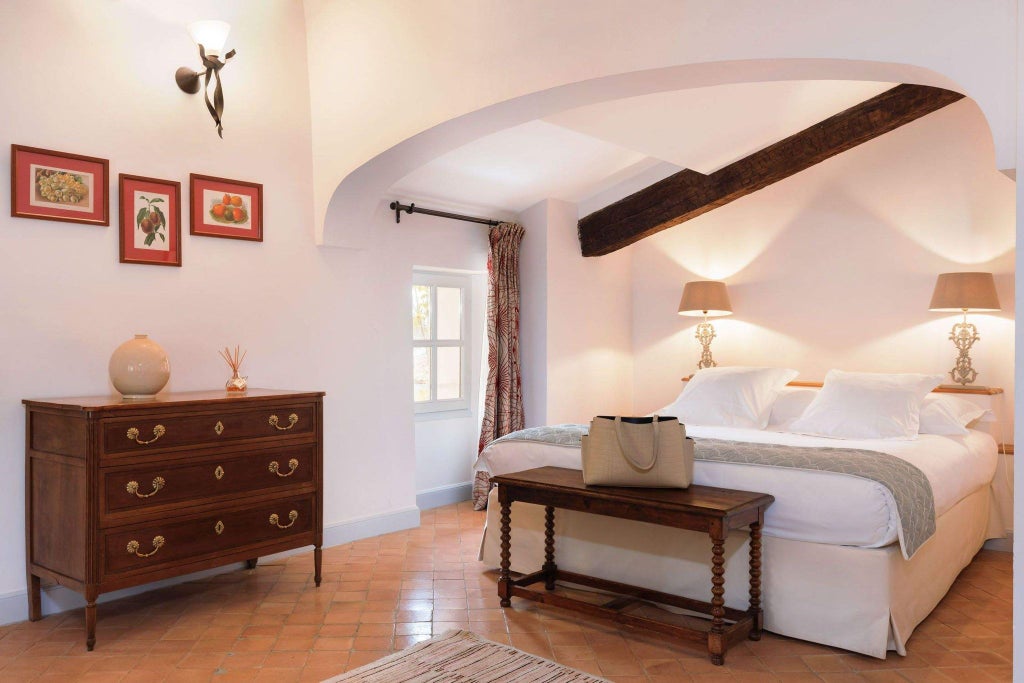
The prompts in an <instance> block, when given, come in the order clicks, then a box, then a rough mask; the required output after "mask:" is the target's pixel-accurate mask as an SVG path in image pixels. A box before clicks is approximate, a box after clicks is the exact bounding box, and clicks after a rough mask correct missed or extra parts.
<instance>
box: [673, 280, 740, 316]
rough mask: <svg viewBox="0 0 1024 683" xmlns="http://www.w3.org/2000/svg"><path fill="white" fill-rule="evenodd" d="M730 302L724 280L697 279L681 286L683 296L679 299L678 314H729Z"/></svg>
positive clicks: (730, 309)
mask: <svg viewBox="0 0 1024 683" xmlns="http://www.w3.org/2000/svg"><path fill="white" fill-rule="evenodd" d="M731 313H732V304H731V303H729V293H728V292H727V291H726V290H725V283H724V282H714V281H711V280H698V281H695V282H687V283H686V285H685V286H684V287H683V298H682V299H680V300H679V315H693V316H704V315H706V316H709V317H713V316H719V315H730V314H731Z"/></svg>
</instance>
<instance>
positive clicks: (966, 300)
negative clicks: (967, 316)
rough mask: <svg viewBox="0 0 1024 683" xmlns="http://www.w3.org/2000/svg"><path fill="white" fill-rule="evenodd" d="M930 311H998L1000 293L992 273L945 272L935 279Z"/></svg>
mask: <svg viewBox="0 0 1024 683" xmlns="http://www.w3.org/2000/svg"><path fill="white" fill-rule="evenodd" d="M928 310H929V311H937V312H947V311H948V312H958V311H965V310H966V311H998V310H1001V309H1000V307H999V295H998V294H997V293H996V281H995V278H993V277H992V273H943V274H942V275H939V278H938V280H936V281H935V292H934V293H933V294H932V302H931V304H929V306H928Z"/></svg>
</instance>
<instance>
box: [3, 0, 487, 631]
mask: <svg viewBox="0 0 1024 683" xmlns="http://www.w3.org/2000/svg"><path fill="white" fill-rule="evenodd" d="M211 16H216V17H218V18H223V19H225V20H227V21H229V22H230V23H231V24H232V31H231V35H230V37H229V39H228V46H229V47H234V48H236V49H237V51H238V55H237V57H235V58H234V59H233V60H231V62H230V63H229V64H228V66H226V67H225V69H224V71H223V73H222V75H223V80H224V90H225V99H226V102H227V106H226V108H225V115H224V125H225V129H224V139H223V140H221V139H219V138H218V137H217V134H216V131H215V129H214V126H213V123H212V121H211V119H210V116H209V114H208V113H207V111H206V108H205V106H204V105H203V102H202V100H201V99H200V98H199V97H198V96H189V95H186V94H184V93H182V92H181V91H179V90H178V89H177V87H176V86H175V85H174V80H173V74H174V71H175V69H177V68H178V67H179V66H182V65H192V66H194V67H197V66H198V54H197V49H196V47H195V45H194V44H193V43H192V40H191V38H190V37H189V35H188V33H187V31H186V29H185V26H186V24H187V23H188V22H190V21H193V20H196V19H200V18H209V17H211ZM0 26H3V27H5V28H6V29H8V30H5V31H4V40H2V41H0V91H2V92H3V93H4V97H3V98H0V121H3V125H2V126H0V149H7V148H8V145H10V144H12V143H16V144H23V145H30V146H36V147H42V148H46V149H55V150H62V151H67V152H74V153H80V154H86V155H91V156H98V157H102V158H106V159H109V160H110V171H111V178H110V185H109V187H108V190H109V191H110V192H112V200H111V216H112V224H111V225H110V226H109V227H95V226H88V225H80V224H73V223H59V222H52V221H41V220H30V219H23V218H11V217H9V215H8V214H9V211H8V210H7V208H6V207H5V208H4V209H3V211H0V234H2V235H3V247H4V248H3V249H0V292H2V293H3V296H0V321H3V322H2V323H0V350H2V352H3V357H4V358H5V359H7V362H5V363H3V364H2V367H0V434H2V435H3V436H2V438H0V462H2V463H3V468H4V471H5V473H6V475H5V476H4V477H3V478H2V480H0V515H2V517H3V518H4V519H6V520H8V522H9V525H10V528H12V529H21V528H22V523H23V519H24V479H23V473H24V424H25V422H24V412H23V409H22V406H21V404H20V401H21V399H22V398H25V397H56V396H76V395H79V396H80V395H94V394H104V393H107V392H108V391H112V387H111V386H110V385H109V382H108V378H107V362H108V359H109V357H110V354H111V352H112V351H113V350H114V348H115V347H116V346H117V345H118V344H120V343H121V342H122V341H124V340H126V339H129V338H130V337H131V336H132V335H133V334H134V333H147V334H149V335H150V336H151V337H152V338H153V339H155V340H156V341H158V342H159V343H160V344H161V345H163V346H164V348H165V349H166V350H167V352H168V354H169V356H170V359H171V369H172V372H171V380H170V384H169V385H168V387H167V390H168V391H181V390H199V389H213V388H219V387H223V385H224V381H225V380H226V378H227V376H228V375H227V374H226V373H227V368H226V366H225V365H224V363H223V361H222V360H220V359H219V358H218V356H217V354H216V350H217V348H223V347H224V346H225V345H234V344H240V345H241V346H242V347H243V348H245V349H248V351H249V355H248V359H247V360H246V363H245V366H244V368H243V369H244V372H245V374H248V376H249V383H250V386H254V387H274V388H290V389H307V390H309V389H319V390H324V391H326V392H327V398H326V400H325V411H324V412H325V432H324V441H325V452H324V462H325V465H324V470H325V472H324V476H325V489H326V495H325V525H326V526H327V529H328V531H327V537H328V539H333V542H339V541H340V540H342V539H347V538H351V535H352V534H353V533H366V532H367V530H369V533H379V532H380V531H386V530H389V529H388V527H387V525H388V524H390V525H392V526H394V525H404V526H410V525H415V523H416V520H417V519H418V511H417V510H416V507H415V494H416V476H415V472H416V468H417V463H416V462H415V423H414V421H413V417H412V415H413V402H412V394H411V391H410V387H411V386H412V362H411V354H410V352H409V348H410V346H411V343H410V342H409V318H408V311H409V287H410V285H411V283H412V271H413V267H414V266H415V265H431V266H436V267H446V268H457V269H465V270H480V269H481V268H482V267H483V265H482V264H483V263H485V258H486V257H485V254H486V237H485V236H484V235H483V234H482V233H481V232H480V231H474V230H473V229H467V228H466V226H464V225H463V224H458V223H452V222H448V221H438V220H436V219H432V218H429V217H419V216H413V217H408V218H405V219H403V221H402V224H401V225H395V222H394V214H393V213H392V212H390V211H389V210H388V209H387V207H386V204H385V203H384V202H381V203H380V205H379V207H378V210H377V211H376V212H375V213H374V214H373V215H372V216H371V217H370V219H369V220H368V221H367V228H368V229H371V228H372V229H373V231H374V234H375V240H374V243H373V244H372V245H371V247H370V248H368V249H366V250H363V251H350V250H343V249H324V248H321V247H317V246H316V245H315V244H314V241H313V235H312V229H311V226H312V225H313V209H312V203H313V191H312V183H313V181H312V161H311V155H312V151H311V134H310V112H309V105H308V102H309V89H308V81H307V78H306V67H305V63H304V59H305V54H306V51H305V22H304V16H303V12H302V7H301V5H299V4H298V3H294V2H290V1H288V0H268V1H267V2H260V3H251V2H242V1H241V0H235V1H234V2H231V1H226V0H218V1H217V2H213V1H198V0H185V1H183V2H176V3H150V2H144V1H143V0H123V1H122V2H90V3H81V2H72V1H71V0H12V1H10V2H4V3H0ZM15 27H16V30H14V28H15ZM360 125H366V131H365V132H366V134H372V132H373V126H372V125H368V124H360ZM120 172H124V173H132V174H141V175H147V176H153V177H157V178H166V179H170V180H177V181H180V182H181V183H182V185H183V188H182V200H183V202H184V205H185V207H187V206H188V174H189V173H190V172H196V173H203V174H209V175H215V176H222V177H227V178H237V179H242V180H251V181H256V182H261V183H263V189H264V210H265V219H266V220H265V230H264V232H265V241H264V242H263V243H248V242H239V241H236V240H225V239H215V238H210V237H193V236H190V235H189V224H188V220H187V211H186V212H185V214H186V218H185V219H184V221H183V225H182V233H183V234H182V248H183V266H182V267H181V268H166V267H156V266H145V265H122V264H119V263H118V228H117V211H118V206H119V205H118V199H117V174H118V173H120ZM9 183H10V177H9V165H7V164H0V187H8V186H9ZM3 201H4V202H5V203H6V202H7V200H6V199H4V200H3ZM467 467H468V466H467ZM378 519H383V520H386V523H385V526H383V527H381V526H380V525H377V526H374V525H373V520H378ZM368 520H369V521H368ZM367 525H369V526H367ZM353 530H357V531H353ZM358 530H362V531H358ZM24 547H25V546H24V541H23V539H22V536H21V534H20V533H14V534H7V535H6V536H5V537H4V538H3V539H0V620H17V619H21V618H24V604H25V603H24V600H23V597H21V596H23V592H24V589H25V584H24V582H25V573H24ZM3 598H11V599H10V600H9V601H3ZM8 604H10V605H14V606H15V609H16V611H15V612H9V611H6V605H8ZM47 606H52V605H51V603H48V602H46V600H44V607H47Z"/></svg>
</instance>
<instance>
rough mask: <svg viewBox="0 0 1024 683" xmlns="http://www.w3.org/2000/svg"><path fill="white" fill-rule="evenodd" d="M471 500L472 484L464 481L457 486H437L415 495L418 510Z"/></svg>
mask: <svg viewBox="0 0 1024 683" xmlns="http://www.w3.org/2000/svg"><path fill="white" fill-rule="evenodd" d="M472 498H473V482H471V481H464V482H461V483H459V484H449V485H448V486H438V487H437V488H436V489H428V490H426V491H422V492H420V493H417V494H416V507H418V508H419V509H420V510H430V509H433V508H439V507H441V506H442V505H451V504H452V503H461V502H462V501H464V500H470V499H472Z"/></svg>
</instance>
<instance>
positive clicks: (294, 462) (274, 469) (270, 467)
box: [267, 458, 299, 477]
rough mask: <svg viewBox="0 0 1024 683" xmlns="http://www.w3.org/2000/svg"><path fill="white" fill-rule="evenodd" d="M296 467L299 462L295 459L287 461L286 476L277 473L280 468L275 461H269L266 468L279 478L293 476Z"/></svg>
mask: <svg viewBox="0 0 1024 683" xmlns="http://www.w3.org/2000/svg"><path fill="white" fill-rule="evenodd" d="M298 466H299V461H298V460H297V459H295V458H292V459H291V460H289V461H288V473H287V474H281V472H280V471H279V469H280V467H281V466H280V465H278V464H277V461H276V460H271V461H270V465H268V466H267V469H268V470H270V471H271V472H273V473H274V474H276V475H277V476H279V477H290V476H292V475H293V474H295V470H296V468H298Z"/></svg>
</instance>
